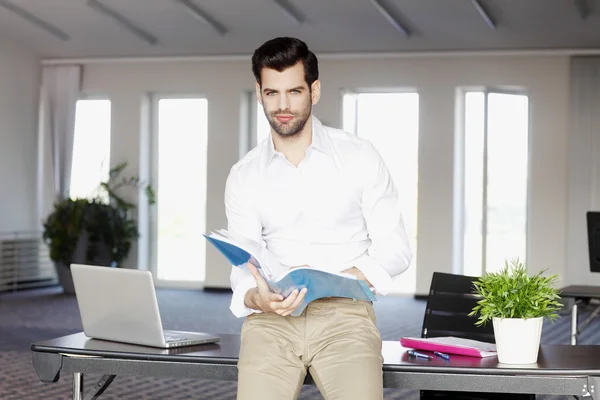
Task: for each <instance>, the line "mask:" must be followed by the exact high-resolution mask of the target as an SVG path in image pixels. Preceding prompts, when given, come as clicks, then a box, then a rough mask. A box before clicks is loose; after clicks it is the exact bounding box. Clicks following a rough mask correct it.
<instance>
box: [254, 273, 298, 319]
mask: <svg viewBox="0 0 600 400" xmlns="http://www.w3.org/2000/svg"><path fill="white" fill-rule="evenodd" d="M246 266H247V267H248V270H249V271H250V273H251V274H252V276H254V279H255V280H256V287H255V288H252V289H250V290H248V291H247V292H246V295H245V296H244V303H245V304H246V307H248V308H252V309H255V310H260V311H262V312H272V313H276V314H279V315H282V316H284V317H285V316H287V315H290V314H291V313H292V312H293V311H294V310H295V309H296V308H298V306H299V305H300V303H302V300H304V295H305V294H306V288H304V289H302V290H301V291H300V292H298V289H296V290H294V291H293V292H292V293H291V294H290V295H289V296H288V297H287V298H286V299H284V298H283V296H282V295H280V294H277V293H273V292H271V290H270V289H269V285H268V284H267V282H266V281H265V278H263V276H262V275H261V274H260V272H259V271H258V269H257V268H256V267H255V266H254V265H252V264H250V263H248V264H246Z"/></svg>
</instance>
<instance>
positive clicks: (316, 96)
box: [310, 79, 321, 106]
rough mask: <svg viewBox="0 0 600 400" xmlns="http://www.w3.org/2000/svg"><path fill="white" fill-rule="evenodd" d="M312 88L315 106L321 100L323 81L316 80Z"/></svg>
mask: <svg viewBox="0 0 600 400" xmlns="http://www.w3.org/2000/svg"><path fill="white" fill-rule="evenodd" d="M310 87H311V97H312V105H313V106H314V105H315V104H317V103H318V102H319V99H320V98H321V81H320V80H318V79H317V80H316V81H314V82H313V83H312V85H311V86H310Z"/></svg>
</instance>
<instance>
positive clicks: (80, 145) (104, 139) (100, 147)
mask: <svg viewBox="0 0 600 400" xmlns="http://www.w3.org/2000/svg"><path fill="white" fill-rule="evenodd" d="M110 105H111V104H110V100H100V99H96V100H91V99H89V100H88V99H86V100H78V101H77V103H76V108H75V137H74V138H73V162H72V164H71V183H70V189H69V193H70V196H71V198H72V199H75V198H90V197H93V196H95V195H98V194H99V195H106V194H105V193H103V192H98V188H99V186H100V183H101V182H105V181H107V180H108V172H109V170H110V118H111V115H110ZM105 200H106V201H108V197H107V198H106V199H105Z"/></svg>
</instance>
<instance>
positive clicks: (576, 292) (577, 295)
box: [561, 286, 600, 345]
mask: <svg viewBox="0 0 600 400" xmlns="http://www.w3.org/2000/svg"><path fill="white" fill-rule="evenodd" d="M561 297H563V298H572V299H573V304H572V305H571V344H572V345H576V344H577V337H578V336H579V335H580V334H581V332H582V331H583V329H585V327H586V326H588V325H589V323H590V322H592V320H593V319H594V318H596V317H597V316H598V314H600V305H598V306H597V307H596V309H595V310H594V311H593V312H592V314H590V316H589V317H587V318H586V320H585V321H583V323H582V324H581V325H579V324H578V320H577V317H578V312H577V311H578V305H577V303H578V302H580V303H581V302H591V301H593V300H599V299H600V286H567V287H564V288H562V289H561Z"/></svg>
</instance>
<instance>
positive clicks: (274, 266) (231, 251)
mask: <svg viewBox="0 0 600 400" xmlns="http://www.w3.org/2000/svg"><path fill="white" fill-rule="evenodd" d="M204 237H205V238H206V240H208V242H209V243H211V244H212V245H213V246H214V247H215V248H216V249H217V250H219V251H220V252H221V254H223V255H224V256H225V258H227V260H228V261H229V262H230V263H231V264H232V265H233V266H235V267H238V268H246V263H252V264H253V265H254V266H255V267H256V268H258V270H259V271H260V273H261V275H262V276H263V277H264V278H265V280H266V281H267V284H268V285H269V288H270V289H271V291H273V292H274V293H280V294H282V295H283V296H284V297H287V296H289V295H290V294H291V293H292V292H293V291H294V289H298V290H301V289H303V288H307V289H308V291H307V293H306V295H305V296H304V300H303V302H302V304H300V306H298V308H297V309H296V310H294V312H293V313H292V314H290V315H292V316H298V315H300V314H302V312H303V311H304V309H305V308H306V306H307V305H308V304H309V303H310V302H311V301H314V300H316V299H320V298H323V297H347V298H353V299H357V300H365V301H375V300H377V299H376V297H375V295H374V294H373V292H372V291H371V289H370V288H369V286H368V285H367V284H366V283H365V282H364V281H362V280H359V279H357V278H356V277H355V276H353V275H350V274H344V273H333V272H326V271H321V270H319V269H316V268H310V267H300V268H293V269H289V268H287V267H285V266H283V265H282V264H281V263H280V262H279V261H278V260H277V258H276V257H275V256H274V255H273V254H272V253H270V252H269V251H268V250H267V248H266V247H264V246H262V245H261V244H260V243H257V242H255V241H253V240H251V239H248V238H246V237H241V236H239V235H235V234H233V233H231V232H228V231H226V230H224V229H221V230H218V231H216V232H211V233H210V234H209V235H204Z"/></svg>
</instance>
